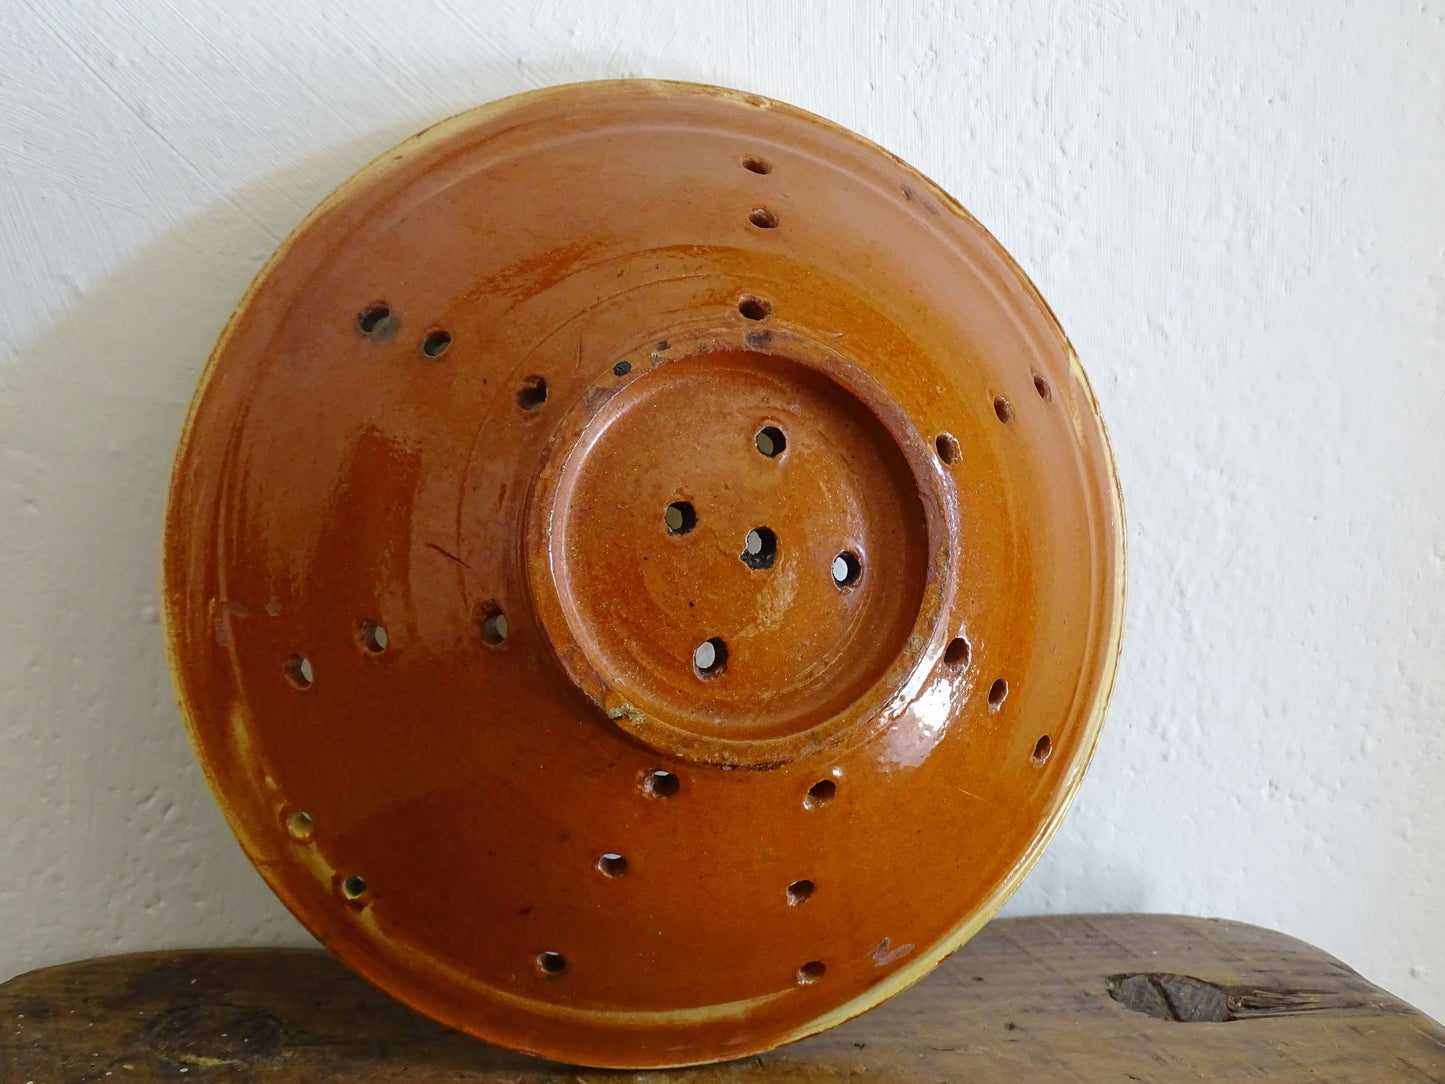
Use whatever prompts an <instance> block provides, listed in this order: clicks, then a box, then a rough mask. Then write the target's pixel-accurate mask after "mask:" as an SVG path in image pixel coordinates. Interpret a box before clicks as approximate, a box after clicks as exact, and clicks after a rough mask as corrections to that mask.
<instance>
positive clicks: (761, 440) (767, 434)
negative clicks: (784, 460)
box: [753, 425, 788, 459]
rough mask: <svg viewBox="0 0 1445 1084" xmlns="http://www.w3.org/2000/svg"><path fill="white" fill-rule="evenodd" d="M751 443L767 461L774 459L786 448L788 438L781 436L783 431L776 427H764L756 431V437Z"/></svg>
mask: <svg viewBox="0 0 1445 1084" xmlns="http://www.w3.org/2000/svg"><path fill="white" fill-rule="evenodd" d="M753 443H754V444H756V445H757V446H758V451H760V452H762V453H763V455H765V456H767V457H768V458H769V459H776V458H778V456H780V455H782V454H783V449H784V448H786V447H787V446H788V438H787V437H785V436H783V431H782V430H781V429H779V428H778V427H777V426H776V425H765V426H763V427H762V428H761V429H759V430H758V435H757V436H755V437H754V438H753Z"/></svg>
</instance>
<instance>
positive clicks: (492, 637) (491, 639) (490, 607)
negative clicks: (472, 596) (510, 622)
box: [477, 602, 507, 647]
mask: <svg viewBox="0 0 1445 1084" xmlns="http://www.w3.org/2000/svg"><path fill="white" fill-rule="evenodd" d="M477 629H478V631H480V632H481V634H482V642H483V643H488V644H491V645H493V646H494V647H495V646H496V645H497V644H500V643H502V641H504V640H505V639H506V638H507V615H506V614H504V613H503V612H502V608H501V607H500V606H498V605H497V604H496V603H495V602H487V603H483V604H482V606H481V608H480V610H479V611H478V614H477Z"/></svg>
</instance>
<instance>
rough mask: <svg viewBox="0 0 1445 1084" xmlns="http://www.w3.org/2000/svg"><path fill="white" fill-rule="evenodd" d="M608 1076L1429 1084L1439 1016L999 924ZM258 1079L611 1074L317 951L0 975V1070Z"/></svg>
mask: <svg viewBox="0 0 1445 1084" xmlns="http://www.w3.org/2000/svg"><path fill="white" fill-rule="evenodd" d="M1129 1005H1133V1006H1135V1007H1134V1008H1130V1007H1128V1006H1129ZM1185 1021H1190V1022H1185ZM620 1077H621V1078H622V1079H635V1080H639V1081H644V1080H645V1081H649V1082H650V1081H662V1080H678V1081H690V1082H694V1084H704V1082H706V1084H723V1082H733V1081H825V1080H826V1081H833V1080H844V1079H851V1078H853V1077H860V1078H861V1077H866V1078H870V1079H873V1080H910V1081H911V1080H918V1081H959V1080H970V1081H991V1080H1000V1081H1009V1082H1013V1084H1017V1082H1019V1081H1032V1080H1048V1081H1090V1082H1093V1081H1099V1082H1105V1081H1107V1082H1110V1084H1113V1082H1116V1081H1121V1080H1138V1081H1180V1080H1263V1079H1269V1080H1275V1081H1303V1080H1311V1081H1317V1080H1342V1081H1343V1080H1347V1081H1403V1080H1431V1081H1445V1028H1441V1026H1440V1025H1439V1024H1438V1023H1436V1022H1435V1021H1433V1020H1431V1019H1430V1018H1429V1017H1427V1016H1425V1015H1423V1014H1422V1013H1420V1012H1418V1011H1417V1010H1415V1009H1413V1008H1411V1007H1410V1006H1409V1005H1407V1004H1406V1003H1405V1002H1403V1001H1401V1000H1399V999H1398V998H1396V997H1393V996H1391V995H1390V994H1388V993H1385V992H1384V991H1383V990H1381V989H1379V988H1378V987H1376V986H1374V985H1372V984H1371V983H1369V982H1366V981H1365V980H1364V979H1362V978H1361V977H1360V976H1359V975H1357V974H1356V973H1355V972H1354V971H1352V970H1351V969H1350V968H1348V967H1346V966H1345V965H1344V964H1342V963H1340V962H1339V961H1338V960H1336V959H1334V958H1333V957H1330V956H1328V955H1326V954H1325V953H1323V952H1321V951H1320V950H1318V949H1316V948H1312V947H1311V946H1309V945H1307V944H1305V943H1304V942H1301V941H1297V940H1295V939H1293V938H1290V937H1285V936H1283V935H1282V934H1278V933H1273V932H1271V931H1268V930H1263V929H1260V928H1258V927H1255V926H1247V925H1244V924H1241V923H1237V922H1223V921H1219V920H1209V919H1195V918H1178V917H1171V916H1161V915H1069V916H1061V917H1044V918H1016V919H1002V920H999V921H996V922H994V923H992V924H991V925H989V926H988V927H987V928H986V929H985V930H984V931H983V933H981V934H980V935H979V936H978V937H976V938H975V939H974V940H973V941H971V942H970V943H969V944H968V945H967V946H965V947H964V948H963V949H961V950H960V951H959V952H958V953H957V954H956V955H955V956H954V957H953V958H952V959H951V960H949V961H948V962H947V963H946V964H944V965H943V967H941V968H940V969H939V970H938V971H937V972H935V973H934V974H933V975H932V976H930V977H929V978H928V979H926V980H924V981H923V982H922V983H920V984H919V985H918V986H916V987H914V988H913V989H912V990H910V991H908V992H907V993H904V994H902V995H901V996H899V997H897V998H895V999H893V1000H892V1001H890V1002H888V1003H887V1004H885V1005H883V1006H882V1007H880V1008H879V1009H877V1010H875V1011H874V1012H871V1013H869V1014H867V1015H865V1016H863V1017H860V1018H859V1019H857V1020H853V1021H851V1022H850V1023H848V1024H845V1025H843V1026H842V1027H839V1028H836V1029H834V1030H833V1031H830V1032H827V1033H825V1034H823V1035H818V1036H815V1037H813V1038H812V1039H809V1040H807V1041H805V1042H802V1043H798V1044H796V1045H794V1046H791V1047H786V1048H784V1049H782V1050H778V1051H774V1052H772V1053H770V1054H766V1055H763V1056H761V1057H757V1058H750V1059H747V1060H746V1061H742V1062H732V1063H729V1064H726V1065H720V1066H706V1067H701V1068H696V1069H687V1070H677V1071H674V1072H672V1073H657V1072H652V1073H639V1074H620ZM262 1078H264V1079H266V1080H269V1081H275V1082H277V1084H290V1082H293V1081H296V1082H301V1081H306V1082H313V1081H315V1082H321V1081H356V1080H367V1081H401V1080H428V1081H489V1082H501V1081H507V1082H517V1084H520V1082H528V1084H531V1082H541V1081H598V1080H602V1079H614V1080H615V1079H619V1074H614V1073H608V1072H604V1071H600V1070H588V1069H573V1068H568V1067H565V1066H558V1065H553V1064H549V1063H546V1062H541V1061H537V1060H535V1059H532V1058H527V1057H523V1056H521V1055H518V1054H513V1053H510V1052H508V1051H505V1050H500V1049H498V1048H496V1047H492V1046H488V1045H486V1044H484V1043H480V1042H476V1041H475V1040H472V1039H469V1038H467V1037H466V1036H463V1035H460V1034H458V1033H456V1032H453V1031H449V1030H447V1029H445V1028H442V1027H440V1026H438V1025H436V1024H434V1023H432V1022H430V1021H429V1020H426V1019H424V1018H423V1017H421V1016H419V1015H417V1014H416V1013H413V1012H411V1011H410V1010H409V1009H407V1008H405V1007H404V1006H402V1005H400V1004H398V1003H397V1002H394V1001H392V1000H391V999H390V998H388V997H387V996H386V995H384V994H382V993H380V992H378V991H377V990H375V989H373V988H372V987H371V986H369V985H368V984H367V983H365V982H364V981H362V980H361V979H358V978H356V977H355V976H354V975H352V974H351V972H349V971H347V970H346V968H345V967H343V966H342V965H341V964H339V963H337V962H336V961H335V960H333V959H332V958H331V957H330V956H328V955H327V954H325V953H324V952H321V951H319V950H311V949H222V950H196V951H187V952H151V953H140V954H137V955H131V956H116V957H109V958H105V959H99V960H88V961H84V962H81V963H75V964H67V965H64V966H60V967H51V968H46V969H44V970H42V971H34V972H31V973H30V974H28V975H22V976H20V977H19V978H16V979H12V980H11V981H9V982H8V983H5V984H4V985H3V986H0V1080H3V1081H6V1082H9V1081H15V1082H17V1084H24V1082H27V1081H33V1082H35V1084H42V1082H44V1084H50V1082H56V1081H105V1080H112V1081H115V1080H128V1081H150V1080H166V1081H178V1080H181V1081H183V1080H187V1079H190V1080H198V1079H205V1080H226V1081H230V1080H253V1079H262Z"/></svg>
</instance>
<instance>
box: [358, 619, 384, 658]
mask: <svg viewBox="0 0 1445 1084" xmlns="http://www.w3.org/2000/svg"><path fill="white" fill-rule="evenodd" d="M360 636H361V646H362V648H363V649H365V650H366V651H368V652H370V653H371V654H373V655H380V654H381V653H382V652H383V651H385V650H386V626H385V625H379V624H377V623H376V622H375V621H363V622H362V623H361V628H360Z"/></svg>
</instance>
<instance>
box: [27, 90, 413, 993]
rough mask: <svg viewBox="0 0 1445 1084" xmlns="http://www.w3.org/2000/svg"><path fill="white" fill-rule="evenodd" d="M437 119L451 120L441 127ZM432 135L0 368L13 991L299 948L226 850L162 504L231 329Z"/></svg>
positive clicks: (260, 217) (106, 304)
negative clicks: (193, 741)
mask: <svg viewBox="0 0 1445 1084" xmlns="http://www.w3.org/2000/svg"><path fill="white" fill-rule="evenodd" d="M430 119H431V120H434V119H436V118H430ZM427 122H428V121H427V120H419V121H418V122H417V123H415V124H408V125H407V126H406V127H405V128H401V127H398V128H395V129H392V130H385V131H379V132H377V133H375V134H373V135H370V136H367V137H366V138H365V139H362V140H358V141H355V142H352V143H348V144H343V145H339V146H336V147H333V148H331V149H330V150H328V151H326V152H324V153H322V154H318V155H316V156H314V157H312V158H309V159H307V160H305V161H302V162H300V163H298V164H296V165H294V166H293V167H291V168H289V169H287V170H284V171H282V172H281V173H278V174H276V175H273V176H272V177H270V178H268V179H267V180H266V181H264V182H262V183H260V184H257V185H255V186H253V187H252V188H250V189H248V190H247V191H245V192H242V193H238V194H236V195H235V196H233V197H230V198H228V199H226V200H225V201H224V202H223V203H221V204H220V205H218V206H217V207H215V208H214V209H213V210H211V211H209V212H207V213H206V214H204V215H202V216H200V217H199V218H196V219H194V220H192V221H190V222H188V223H187V224H186V225H184V226H182V227H181V228H179V229H177V230H176V231H174V232H173V233H172V234H170V235H169V236H167V237H166V238H165V239H164V240H163V241H161V242H159V243H157V244H155V245H153V246H151V247H150V248H149V249H147V250H146V251H145V252H144V253H143V254H142V255H140V256H139V257H138V258H137V259H135V260H134V261H133V262H132V263H130V264H129V265H128V266H127V267H125V268H124V269H123V270H122V271H120V272H119V273H118V274H116V275H115V276H114V277H113V278H111V279H110V280H109V281H108V282H106V283H105V284H104V285H102V286H99V287H97V288H95V289H93V290H88V291H87V292H86V293H85V294H84V296H83V297H81V298H80V300H78V301H77V302H76V303H75V304H74V305H73V306H72V307H71V309H70V311H69V312H67V313H66V314H64V315H63V316H61V317H59V318H57V319H56V320H54V321H53V322H52V324H51V326H49V327H48V328H47V329H46V330H44V331H43V332H42V333H41V334H40V335H39V336H38V337H36V338H35V339H34V340H33V341H31V342H29V343H28V344H26V345H24V346H23V347H22V348H21V349H20V351H19V353H18V356H17V357H16V358H15V359H14V360H13V361H12V362H10V363H9V364H6V365H5V366H4V367H3V368H0V554H3V555H4V557H5V561H6V563H7V564H6V574H5V575H3V576H0V612H3V613H4V615H5V621H6V625H7V629H8V635H7V636H6V640H7V642H8V647H7V650H5V651H4V652H0V766H3V778H4V785H3V786H0V817H3V819H4V823H5V824H6V831H5V833H3V838H0V862H3V868H4V869H5V870H6V874H7V875H6V877H5V878H4V880H3V881H0V925H3V926H4V927H5V928H6V929H10V930H14V931H17V936H15V937H11V938H6V939H4V941H3V943H0V978H3V977H5V976H7V975H9V974H12V973H14V972H16V971H20V970H24V969H26V968H29V967H34V966H39V965H42V964H47V963H52V962H57V961H61V960H68V959H73V958H76V957H78V956H83V955H93V954H100V953H105V952H114V951H117V950H121V949H131V948H136V947H167V946H172V945H177V944H195V943H197V942H202V943H222V944H224V943H242V942H267V943H274V942H277V941H293V942H294V941H298V940H304V934H303V933H302V931H301V930H300V929H299V928H298V927H297V926H296V925H295V923H294V922H293V921H292V920H291V919H290V918H289V917H288V916H287V915H286V912H285V911H284V909H283V908H282V906H281V905H280V903H279V902H277V901H276V900H275V899H274V898H272V896H271V894H270V892H269V891H268V890H267V889H266V888H265V886H264V885H263V884H262V883H261V881H260V879H259V878H258V877H256V876H255V875H254V874H253V873H251V872H250V866H249V864H248V863H247V862H246V860H245V858H244V857H243V856H242V854H241V852H240V850H239V848H238V847H237V846H235V844H234V843H233V842H232V840H231V837H230V833H229V832H228V831H227V829H226V827H225V825H224V823H223V821H222V820H221V817H220V814H219V812H218V811H217V810H216V808H215V806H214V805H213V803H212V801H211V798H210V795H209V793H208V792H207V790H206V787H205V785H204V783H203V780H202V777H201V774H200V772H199V769H198V768H197V766H196V764H195V761H194V759H193V757H192V753H191V749H190V746H189V743H188V741H187V739H186V736H185V731H184V728H183V727H182V725H181V722H180V719H179V715H178V712H177V710H176V708H175V698H174V695H173V693H172V689H171V683H170V678H169V675H168V673H167V668H166V661H165V652H164V647H163V643H162V636H161V628H160V618H159V612H158V610H159V590H160V584H159V579H160V553H161V536H162V523H163V517H164V514H165V501H166V491H167V487H168V483H169V478H170V470H171V462H172V458H173V456H174V454H175V448H176V442H177V440H178V438H179V435H180V430H181V425H182V423H183V421H184V418H185V413H186V409H187V406H188V404H189V401H190V398H191V394H192V392H193V390H194V388H195V385H196V382H197V379H198V378H199V376H200V373H201V370H202V368H203V366H204V364H205V360H206V358H207V356H208V355H209V353H210V350H211V347H212V346H213V344H214V342H215V339H216V337H217V335H218V334H219V333H220V330H221V328H222V326H223V325H224V323H225V321H226V319H227V317H228V316H229V314H230V312H231V309H232V308H233V307H234V305H235V304H236V302H237V301H238V300H239V299H240V297H241V295H242V293H243V292H244V290H245V288H246V285H247V283H248V282H249V280H250V279H251V277H252V276H253V275H254V274H255V272H256V271H257V270H259V268H260V266H261V264H262V263H263V262H264V260H265V259H266V258H267V257H268V256H269V255H270V253H271V252H272V250H273V249H275V247H276V246H277V245H278V244H279V243H280V241H281V240H282V238H284V237H285V235H286V234H287V233H288V232H289V231H290V230H291V228H292V227H293V226H294V225H295V224H296V223H297V222H298V221H299V220H300V218H301V217H302V216H303V215H304V214H305V213H306V212H307V211H309V210H310V208H311V207H313V206H314V205H315V204H316V203H318V202H319V201H320V200H321V199H322V198H323V197H324V196H325V195H326V193H327V192H329V191H330V190H331V189H332V188H334V187H335V186H336V185H337V184H339V183H340V182H341V181H342V180H344V179H345V178H346V177H347V176H349V175H350V174H351V173H353V172H354V171H355V170H357V169H359V168H360V167H361V166H362V165H364V164H365V163H366V162H367V161H369V160H370V159H371V158H372V157H374V156H375V155H376V154H379V153H380V152H382V151H383V150H385V149H386V148H388V147H390V146H392V145H393V144H395V143H396V142H398V141H399V140H401V139H402V138H404V137H406V136H408V135H410V134H412V133H413V132H415V131H418V130H420V129H421V128H422V127H424V126H425V124H426V123H427Z"/></svg>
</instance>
